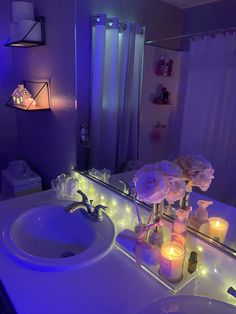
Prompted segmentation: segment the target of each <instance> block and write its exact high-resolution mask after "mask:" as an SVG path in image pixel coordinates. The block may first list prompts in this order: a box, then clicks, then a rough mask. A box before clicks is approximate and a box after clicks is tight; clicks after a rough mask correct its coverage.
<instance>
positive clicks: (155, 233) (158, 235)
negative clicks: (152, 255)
mask: <svg viewBox="0 0 236 314" xmlns="http://www.w3.org/2000/svg"><path fill="white" fill-rule="evenodd" d="M162 210H163V202H161V203H160V204H153V223H154V224H157V225H156V226H155V227H154V228H153V229H152V230H151V232H150V234H149V237H148V240H149V242H150V243H151V244H153V245H156V246H158V247H161V246H162V244H163V231H162V226H160V224H158V223H159V222H160V219H161V215H162Z"/></svg>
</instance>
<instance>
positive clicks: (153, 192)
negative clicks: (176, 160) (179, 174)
mask: <svg viewBox="0 0 236 314" xmlns="http://www.w3.org/2000/svg"><path fill="white" fill-rule="evenodd" d="M134 183H135V189H136V194H137V198H138V199H139V200H140V201H143V202H147V203H160V202H161V201H163V199H164V198H165V195H166V193H167V191H168V190H169V178H168V177H167V176H165V175H163V174H162V173H161V172H160V171H159V170H158V168H157V167H156V165H154V164H151V165H146V166H144V167H143V168H141V169H140V170H138V171H137V173H136V175H135V178H134Z"/></svg>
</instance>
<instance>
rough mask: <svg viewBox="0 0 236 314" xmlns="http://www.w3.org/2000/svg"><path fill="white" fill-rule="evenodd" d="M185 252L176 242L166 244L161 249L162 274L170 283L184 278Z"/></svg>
mask: <svg viewBox="0 0 236 314" xmlns="http://www.w3.org/2000/svg"><path fill="white" fill-rule="evenodd" d="M184 256H185V250H184V248H183V247H182V246H181V245H179V244H178V243H176V242H167V243H164V244H163V245H162V247H161V262H160V274H161V275H162V276H163V277H165V278H166V279H168V280H169V281H177V280H180V279H181V278H182V270H183V263H184Z"/></svg>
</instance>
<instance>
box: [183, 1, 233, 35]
mask: <svg viewBox="0 0 236 314" xmlns="http://www.w3.org/2000/svg"><path fill="white" fill-rule="evenodd" d="M235 16H236V1H235V0H223V1H217V2H215V3H210V4H207V5H203V6H198V7H194V8H190V9H187V10H184V27H183V33H187V34H189V33H195V32H200V31H207V30H214V29H220V28H227V27H235V26H236V18H235Z"/></svg>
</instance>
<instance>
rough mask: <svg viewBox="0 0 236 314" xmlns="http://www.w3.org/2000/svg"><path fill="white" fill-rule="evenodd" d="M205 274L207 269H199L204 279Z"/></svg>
mask: <svg viewBox="0 0 236 314" xmlns="http://www.w3.org/2000/svg"><path fill="white" fill-rule="evenodd" d="M207 274H208V269H207V268H206V267H203V268H202V269H201V275H202V276H203V277H205V276H206V275H207Z"/></svg>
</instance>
